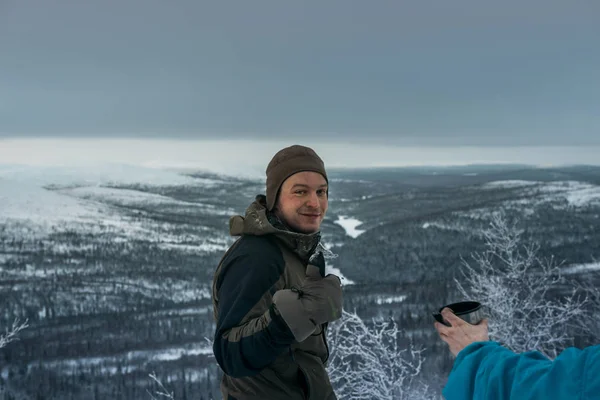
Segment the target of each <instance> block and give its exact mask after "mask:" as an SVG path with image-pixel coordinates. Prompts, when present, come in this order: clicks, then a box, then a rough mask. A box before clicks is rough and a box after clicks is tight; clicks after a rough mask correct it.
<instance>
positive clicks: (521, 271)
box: [455, 214, 587, 358]
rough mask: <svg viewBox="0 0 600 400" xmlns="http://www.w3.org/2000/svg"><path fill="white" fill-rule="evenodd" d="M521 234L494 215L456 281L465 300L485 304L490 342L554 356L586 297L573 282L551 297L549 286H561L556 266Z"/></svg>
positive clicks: (566, 342) (568, 341)
mask: <svg viewBox="0 0 600 400" xmlns="http://www.w3.org/2000/svg"><path fill="white" fill-rule="evenodd" d="M521 235H522V231H520V230H519V229H517V228H516V226H515V225H514V224H512V225H511V224H508V223H507V221H506V219H505V217H504V215H503V214H494V215H493V216H492V221H491V223H490V227H489V229H487V230H486V231H485V232H484V233H483V236H484V239H485V245H486V250H485V251H483V252H481V253H475V254H473V255H472V260H473V261H474V263H473V265H471V264H470V263H468V262H467V261H465V260H463V266H462V268H461V275H462V279H460V280H458V279H455V281H456V283H457V286H458V289H459V291H460V292H461V294H462V295H463V296H464V297H465V298H466V299H470V300H471V299H472V300H477V301H479V302H481V303H482V304H483V305H484V306H486V309H487V311H488V314H489V326H490V336H492V337H493V339H494V340H498V341H500V342H502V343H503V344H504V345H506V346H507V347H509V348H511V349H512V350H514V351H516V352H524V351H529V350H539V351H540V352H542V353H543V354H544V355H546V356H547V357H549V358H554V357H556V356H557V354H558V353H560V351H562V349H563V348H565V347H567V346H568V345H571V344H572V342H573V329H572V328H573V326H574V325H573V323H574V322H575V321H577V320H580V319H582V317H583V316H585V314H586V310H585V306H586V304H587V299H586V298H582V296H581V295H580V291H578V290H577V288H576V287H575V286H573V287H572V288H571V290H570V294H567V295H566V296H564V297H563V298H561V299H557V298H556V296H555V297H554V298H552V297H551V296H550V293H549V291H550V290H552V289H556V288H557V287H558V286H559V285H561V286H563V290H565V289H564V287H565V286H566V282H565V281H564V279H563V277H562V276H561V271H560V264H557V263H556V262H555V261H554V259H552V258H551V259H549V260H542V259H540V258H539V257H538V256H537V253H538V250H539V246H538V245H537V244H535V243H533V244H522V238H521ZM566 290H568V289H566Z"/></svg>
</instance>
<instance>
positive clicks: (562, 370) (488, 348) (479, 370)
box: [443, 342, 600, 400]
mask: <svg viewBox="0 0 600 400" xmlns="http://www.w3.org/2000/svg"><path fill="white" fill-rule="evenodd" d="M443 394H444V397H445V398H446V400H479V399H481V400H504V399H506V400H508V399H510V400H521V399H523V400H524V399H528V400H554V399H573V400H584V399H585V400H587V399H600V346H593V347H587V348H586V349H584V350H579V349H576V348H569V349H566V350H565V351H563V352H562V353H561V354H560V355H559V356H558V357H557V358H556V359H555V360H553V361H551V360H549V359H547V358H546V357H544V356H543V355H542V354H541V353H539V352H535V351H534V352H527V353H523V354H515V353H513V352H512V351H510V350H508V349H506V348H504V347H502V346H500V345H499V344H498V343H496V342H479V343H473V344H471V345H469V346H468V347H466V348H465V349H464V350H463V351H461V352H460V353H459V354H458V357H457V358H456V360H455V362H454V367H453V368H452V372H451V373H450V376H449V377H448V382H447V384H446V387H445V388H444V391H443Z"/></svg>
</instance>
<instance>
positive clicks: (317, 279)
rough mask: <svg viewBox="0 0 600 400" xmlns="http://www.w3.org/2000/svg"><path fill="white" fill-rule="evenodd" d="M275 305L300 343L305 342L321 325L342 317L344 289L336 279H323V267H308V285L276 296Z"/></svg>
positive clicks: (274, 297)
mask: <svg viewBox="0 0 600 400" xmlns="http://www.w3.org/2000/svg"><path fill="white" fill-rule="evenodd" d="M316 263H318V262H316ZM323 263H324V260H323ZM273 303H274V304H275V306H276V308H277V311H278V312H279V314H280V315H281V317H282V318H283V320H284V321H285V323H286V324H287V326H288V327H289V328H290V330H291V331H292V333H293V334H294V337H295V338H296V340H297V341H298V342H302V341H304V340H305V339H306V338H307V337H309V336H310V335H311V334H312V333H313V332H314V331H315V329H316V328H317V327H318V326H319V325H321V324H324V323H325V322H331V321H335V320H337V319H339V318H340V317H341V316H342V304H343V299H342V285H341V282H340V279H339V278H338V277H337V276H336V275H333V274H329V275H327V276H325V277H323V275H322V273H321V271H320V268H319V266H316V265H313V264H308V266H307V267H306V278H305V279H304V282H303V283H302V284H301V285H300V286H299V287H298V288H293V289H283V290H278V291H277V292H275V295H274V296H273Z"/></svg>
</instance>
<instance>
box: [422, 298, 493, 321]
mask: <svg viewBox="0 0 600 400" xmlns="http://www.w3.org/2000/svg"><path fill="white" fill-rule="evenodd" d="M444 308H449V309H450V310H452V312H453V313H454V314H455V315H456V316H457V317H459V318H460V319H462V320H463V321H466V322H468V323H469V324H471V325H477V324H478V323H480V322H481V320H482V319H483V318H484V316H485V315H484V313H483V306H482V305H481V303H478V302H476V301H461V302H459V303H452V304H448V305H445V306H443V307H440V309H439V311H438V312H437V313H432V315H433V318H435V320H436V321H437V322H439V323H440V324H444V325H446V326H452V325H450V323H449V322H448V321H446V320H445V319H444V317H442V314H441V312H442V310H443V309H444Z"/></svg>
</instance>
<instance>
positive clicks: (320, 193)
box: [317, 190, 327, 196]
mask: <svg viewBox="0 0 600 400" xmlns="http://www.w3.org/2000/svg"><path fill="white" fill-rule="evenodd" d="M325 193H327V191H325V190H318V191H317V194H318V195H319V196H325Z"/></svg>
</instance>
